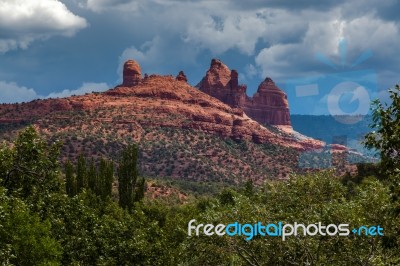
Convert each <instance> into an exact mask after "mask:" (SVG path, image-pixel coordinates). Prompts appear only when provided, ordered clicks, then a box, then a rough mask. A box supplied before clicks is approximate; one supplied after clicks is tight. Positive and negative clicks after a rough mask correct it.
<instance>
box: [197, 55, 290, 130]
mask: <svg viewBox="0 0 400 266" xmlns="http://www.w3.org/2000/svg"><path fill="white" fill-rule="evenodd" d="M196 87H197V88H198V89H200V90H201V91H203V92H205V93H207V94H209V95H211V96H213V97H215V98H217V99H219V100H220V101H222V102H224V103H226V104H228V105H229V106H231V107H234V108H241V109H242V110H243V111H244V112H245V113H246V115H248V116H249V117H251V118H252V119H254V120H255V121H257V122H259V123H260V124H263V125H265V124H269V125H280V126H288V127H289V126H290V125H291V124H290V113H289V104H288V100H287V96H286V94H285V93H284V92H283V91H282V90H281V89H279V88H278V87H277V86H276V85H275V83H274V81H273V80H272V79H271V78H268V77H267V78H266V79H265V80H264V81H263V82H261V84H260V85H259V86H258V89H257V92H256V93H255V94H254V95H253V97H249V96H247V94H246V89H247V86H246V85H239V83H238V72H237V71H236V70H230V69H229V68H228V67H227V66H226V65H225V64H224V63H222V62H221V61H220V60H218V59H212V60H211V65H210V69H209V70H208V71H207V73H206V76H205V77H204V78H203V79H202V80H201V81H200V82H199V84H197V85H196Z"/></svg>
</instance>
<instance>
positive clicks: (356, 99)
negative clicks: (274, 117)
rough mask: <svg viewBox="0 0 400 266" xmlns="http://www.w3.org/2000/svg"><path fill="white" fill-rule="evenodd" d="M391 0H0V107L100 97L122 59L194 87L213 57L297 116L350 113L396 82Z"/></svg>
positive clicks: (399, 68) (398, 40)
mask: <svg viewBox="0 0 400 266" xmlns="http://www.w3.org/2000/svg"><path fill="white" fill-rule="evenodd" d="M398 10H400V1H397V0H380V1H375V0H350V1H349V0H348V1H344V0H326V1H320V0H309V1H306V0H297V1H289V0H250V1H242V0H232V1H227V0H218V1H217V0H215V1H195V0H192V1H177V0H164V1H161V0H136V1H135V0H35V1H32V0H0V103H14V102H25V101H30V100H33V99H35V98H48V97H65V96H69V95H72V94H84V93H86V92H92V91H105V90H107V89H109V88H112V87H114V86H116V85H118V84H119V83H120V82H121V78H122V65H123V63H124V62H125V61H126V60H127V59H134V60H136V61H138V62H139V64H140V65H141V68H142V72H143V73H148V74H152V73H157V74H165V75H167V74H171V75H177V73H178V72H179V71H180V70H183V71H184V72H185V74H186V76H187V77H188V80H189V83H190V84H192V85H196V84H197V83H198V82H199V81H200V80H201V78H202V77H203V76H204V75H205V73H206V71H207V69H208V68H209V65H210V62H211V59H212V58H219V59H221V60H222V61H223V62H224V63H225V64H227V65H228V66H229V67H230V68H231V69H236V70H237V71H238V72H239V83H244V84H247V86H248V90H247V93H248V95H250V96H251V95H252V94H253V93H254V92H255V91H256V90H257V87H258V85H259V84H260V82H261V81H263V80H264V79H265V78H266V77H271V78H272V79H273V80H274V81H275V82H276V83H277V85H278V86H279V87H280V88H281V89H283V90H284V91H285V92H286V93H287V95H288V99H289V106H290V110H291V113H293V114H314V115H315V114H333V113H335V114H342V113H343V112H344V113H351V114H353V113H354V114H358V112H361V113H362V112H364V110H365V108H363V106H365V105H366V104H367V103H369V100H371V99H374V98H377V97H379V98H381V99H386V98H387V89H388V88H389V87H393V86H394V85H395V84H397V83H399V82H400V78H399V73H400V56H399V50H400V49H399V44H400V18H399V16H398V14H397V13H398Z"/></svg>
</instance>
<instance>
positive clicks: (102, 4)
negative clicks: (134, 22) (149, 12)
mask: <svg viewBox="0 0 400 266" xmlns="http://www.w3.org/2000/svg"><path fill="white" fill-rule="evenodd" d="M80 6H81V7H82V8H87V9H89V10H91V11H93V12H96V13H102V12H104V11H106V10H107V11H110V10H118V11H129V12H132V11H136V10H138V9H139V7H140V1H133V0H87V1H84V2H82V3H80Z"/></svg>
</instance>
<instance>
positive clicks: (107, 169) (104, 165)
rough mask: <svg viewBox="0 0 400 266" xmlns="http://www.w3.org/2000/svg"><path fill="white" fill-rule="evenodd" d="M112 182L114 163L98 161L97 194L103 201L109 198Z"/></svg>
mask: <svg viewBox="0 0 400 266" xmlns="http://www.w3.org/2000/svg"><path fill="white" fill-rule="evenodd" d="M113 181H114V163H113V162H112V161H106V160H104V159H103V158H102V159H101V161H100V169H99V188H98V192H97V194H98V195H100V196H101V197H102V198H103V199H105V198H107V197H111V195H112V183H113Z"/></svg>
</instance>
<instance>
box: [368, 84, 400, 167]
mask: <svg viewBox="0 0 400 266" xmlns="http://www.w3.org/2000/svg"><path fill="white" fill-rule="evenodd" d="M389 93H390V99H391V101H392V102H391V103H390V105H388V104H382V102H380V101H379V100H378V99H377V100H375V101H373V102H372V106H373V107H372V121H373V123H372V125H371V127H372V128H373V129H375V131H372V132H370V133H368V134H367V135H366V137H365V139H366V140H365V145H366V147H367V148H369V149H376V150H377V151H378V152H379V154H380V157H381V165H382V169H383V170H384V172H386V173H387V174H391V173H395V172H399V171H400V86H399V85H396V86H395V88H394V89H390V90H389Z"/></svg>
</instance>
